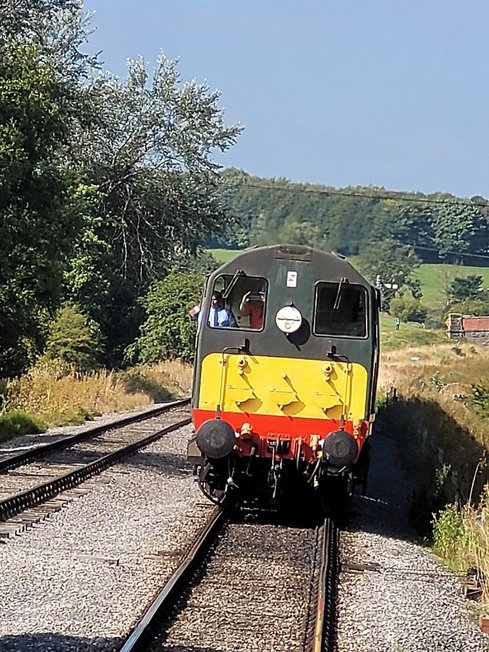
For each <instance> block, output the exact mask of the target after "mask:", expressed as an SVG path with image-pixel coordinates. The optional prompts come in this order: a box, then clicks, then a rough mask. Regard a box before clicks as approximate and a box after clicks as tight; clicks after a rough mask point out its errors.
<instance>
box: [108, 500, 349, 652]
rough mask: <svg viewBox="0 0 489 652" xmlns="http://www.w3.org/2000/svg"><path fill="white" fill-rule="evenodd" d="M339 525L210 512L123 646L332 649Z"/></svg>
mask: <svg viewBox="0 0 489 652" xmlns="http://www.w3.org/2000/svg"><path fill="white" fill-rule="evenodd" d="M337 566H338V558H337V532H336V529H335V526H334V524H333V522H332V521H331V520H330V519H326V520H325V522H324V524H323V525H322V526H321V527H319V528H316V529H312V528H301V527H287V526H282V525H271V524H270V523H263V522H260V519H259V518H258V519H256V518H255V517H252V518H251V519H248V520H246V519H245V520H242V519H238V520H235V519H233V518H232V517H229V516H228V515H227V514H226V513H224V512H222V511H221V510H220V509H219V508H216V510H215V511H214V512H213V514H212V517H211V519H210V520H209V522H208V524H207V526H206V527H205V528H204V530H203V531H202V533H201V534H200V536H199V537H198V539H197V540H196V541H195V543H194V545H193V546H192V548H191V550H190V551H189V552H188V554H187V555H186V556H185V558H184V559H183V561H182V563H181V564H180V566H179V568H178V569H177V570H176V572H175V573H174V574H173V576H172V577H171V578H170V580H169V581H168V583H167V584H166V585H165V587H163V589H162V591H161V592H160V593H159V595H158V596H157V597H156V599H155V600H154V602H153V603H152V604H151V605H150V607H149V608H148V609H147V611H146V613H145V615H144V616H143V618H142V619H141V621H140V623H139V624H138V625H137V626H136V627H135V629H134V630H133V632H132V633H131V635H130V636H129V637H128V639H127V640H126V642H125V643H124V645H123V647H122V648H121V652H141V651H143V650H144V651H145V652H156V651H157V650H158V651H160V652H163V651H166V652H170V650H182V652H184V651H185V650H191V649H192V650H193V649H209V650H210V649H223V650H224V649H225V650H229V651H230V652H231V651H233V652H234V651H235V650H239V651H240V652H241V651H245V650H260V651H263V652H271V651H272V650H273V652H281V651H283V652H292V651H293V650H294V651H295V650H297V651H299V650H300V651H302V652H329V651H332V650H333V645H334V638H335V621H334V613H335V600H336V580H337Z"/></svg>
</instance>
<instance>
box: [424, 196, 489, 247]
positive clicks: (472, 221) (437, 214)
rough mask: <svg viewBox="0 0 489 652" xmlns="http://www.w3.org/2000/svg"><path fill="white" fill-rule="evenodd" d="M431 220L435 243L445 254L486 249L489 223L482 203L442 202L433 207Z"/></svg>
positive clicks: (488, 240)
mask: <svg viewBox="0 0 489 652" xmlns="http://www.w3.org/2000/svg"><path fill="white" fill-rule="evenodd" d="M432 223H433V230H434V241H435V246H436V247H437V249H438V250H439V251H440V254H441V255H442V256H444V255H446V254H448V253H450V252H456V253H458V254H459V255H460V256H462V255H463V253H466V252H469V251H472V252H480V251H487V248H488V245H489V226H488V223H487V220H486V216H485V214H484V211H483V209H482V208H481V207H480V206H478V205H467V204H463V203H461V202H453V201H445V202H442V203H441V204H439V205H437V209H436V211H434V214H433V219H432Z"/></svg>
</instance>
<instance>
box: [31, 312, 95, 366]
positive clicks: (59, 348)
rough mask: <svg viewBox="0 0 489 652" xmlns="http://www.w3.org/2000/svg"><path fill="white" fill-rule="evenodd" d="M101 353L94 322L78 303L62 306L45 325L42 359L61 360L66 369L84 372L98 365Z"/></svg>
mask: <svg viewBox="0 0 489 652" xmlns="http://www.w3.org/2000/svg"><path fill="white" fill-rule="evenodd" d="M102 353H103V337H102V333H101V331H100V328H99V326H98V324H97V323H96V322H94V321H93V319H90V318H89V317H87V316H86V315H84V314H83V312H81V310H80V309H79V307H78V306H74V305H70V304H65V305H64V306H62V307H61V308H60V309H59V310H58V312H57V313H56V316H55V318H54V319H53V320H52V321H51V323H50V324H49V327H48V336H47V340H46V348H45V351H44V354H43V359H44V360H55V361H58V362H61V363H62V364H63V365H66V367H67V368H68V369H69V370H70V371H78V372H86V371H92V370H94V369H97V367H99V366H100V361H101V358H102Z"/></svg>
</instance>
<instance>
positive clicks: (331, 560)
mask: <svg viewBox="0 0 489 652" xmlns="http://www.w3.org/2000/svg"><path fill="white" fill-rule="evenodd" d="M322 530H323V532H322V545H321V569H320V572H319V586H318V597H317V609H316V622H315V626H314V637H313V640H312V642H311V644H310V645H309V646H307V647H306V649H307V650H308V652H327V651H328V650H333V644H334V641H333V639H334V628H335V607H336V582H337V564H338V533H337V530H336V526H335V524H334V523H333V521H332V520H331V519H330V518H326V519H325V521H324V524H323V526H322Z"/></svg>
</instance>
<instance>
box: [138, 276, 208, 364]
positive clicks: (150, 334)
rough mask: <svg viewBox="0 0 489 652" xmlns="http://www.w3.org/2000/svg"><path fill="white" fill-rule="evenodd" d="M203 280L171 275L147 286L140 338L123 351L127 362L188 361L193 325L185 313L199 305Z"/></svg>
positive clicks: (198, 277) (195, 277)
mask: <svg viewBox="0 0 489 652" xmlns="http://www.w3.org/2000/svg"><path fill="white" fill-rule="evenodd" d="M203 280H204V279H203V276H202V275H201V274H199V273H196V272H187V273H183V272H172V273H170V274H169V275H168V276H167V277H166V278H165V279H164V280H162V281H158V282H156V283H155V284H154V285H153V286H152V287H151V289H150V291H149V292H148V294H147V295H146V296H145V297H144V299H142V304H143V306H144V309H145V311H146V315H147V317H146V320H145V322H144V323H143V325H142V326H141V329H140V332H141V335H140V337H139V338H138V339H137V340H136V342H135V343H134V344H133V345H130V346H129V347H128V349H127V356H128V358H129V359H131V360H137V361H139V362H143V363H147V362H158V361H160V360H165V359H168V358H181V359H183V360H192V358H193V354H194V341H195V333H196V324H195V322H194V321H193V320H192V319H191V318H190V317H189V312H188V311H189V309H190V308H192V307H193V306H195V305H197V304H198V303H199V302H200V299H201V294H202V287H203Z"/></svg>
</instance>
